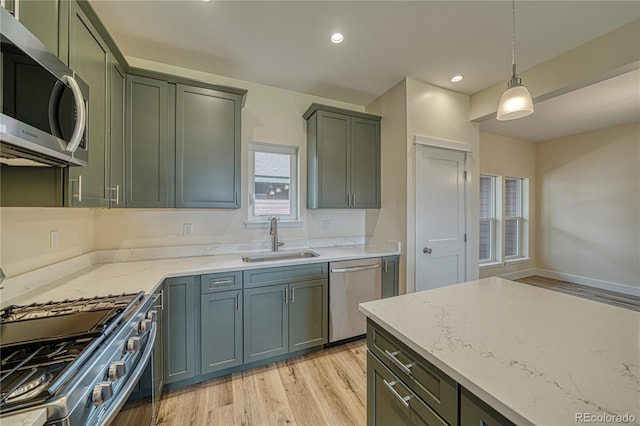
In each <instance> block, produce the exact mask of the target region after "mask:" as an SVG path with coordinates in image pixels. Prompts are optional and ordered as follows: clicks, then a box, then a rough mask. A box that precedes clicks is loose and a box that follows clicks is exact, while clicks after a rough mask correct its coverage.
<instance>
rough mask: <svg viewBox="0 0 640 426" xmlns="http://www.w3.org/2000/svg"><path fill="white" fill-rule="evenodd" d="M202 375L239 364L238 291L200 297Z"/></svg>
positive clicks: (240, 360) (239, 302)
mask: <svg viewBox="0 0 640 426" xmlns="http://www.w3.org/2000/svg"><path fill="white" fill-rule="evenodd" d="M200 303H201V310H200V312H201V314H200V315H201V334H200V338H201V347H202V371H201V373H202V374H207V373H213V372H216V371H219V370H224V369H226V368H230V367H235V366H237V365H241V364H242V290H237V291H223V292H220V293H211V294H203V295H202V298H201V301H200Z"/></svg>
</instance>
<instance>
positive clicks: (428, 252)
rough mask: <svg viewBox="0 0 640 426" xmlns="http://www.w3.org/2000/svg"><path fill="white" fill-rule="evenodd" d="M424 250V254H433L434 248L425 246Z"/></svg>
mask: <svg viewBox="0 0 640 426" xmlns="http://www.w3.org/2000/svg"><path fill="white" fill-rule="evenodd" d="M422 252H423V253H424V254H431V252H433V250H431V247H425V248H423V249H422Z"/></svg>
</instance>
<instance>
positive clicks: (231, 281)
mask: <svg viewBox="0 0 640 426" xmlns="http://www.w3.org/2000/svg"><path fill="white" fill-rule="evenodd" d="M212 284H213V285H220V284H233V280H220V281H214V282H213V283H212Z"/></svg>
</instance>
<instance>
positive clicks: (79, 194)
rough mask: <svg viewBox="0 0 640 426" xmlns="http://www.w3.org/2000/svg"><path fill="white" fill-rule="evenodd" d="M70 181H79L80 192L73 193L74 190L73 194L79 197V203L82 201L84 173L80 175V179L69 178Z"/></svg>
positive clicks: (74, 196)
mask: <svg viewBox="0 0 640 426" xmlns="http://www.w3.org/2000/svg"><path fill="white" fill-rule="evenodd" d="M69 182H78V193H77V194H73V191H71V192H72V195H71V196H72V197H73V198H77V199H78V202H79V203H80V202H82V175H78V179H69Z"/></svg>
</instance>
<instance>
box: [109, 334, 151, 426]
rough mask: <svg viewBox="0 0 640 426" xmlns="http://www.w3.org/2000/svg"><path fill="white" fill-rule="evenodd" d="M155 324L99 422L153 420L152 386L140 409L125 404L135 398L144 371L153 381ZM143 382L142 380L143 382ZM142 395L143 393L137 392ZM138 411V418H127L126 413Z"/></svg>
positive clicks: (122, 422)
mask: <svg viewBox="0 0 640 426" xmlns="http://www.w3.org/2000/svg"><path fill="white" fill-rule="evenodd" d="M156 333H157V326H156V323H155V322H154V323H152V325H151V330H150V332H149V339H148V340H147V344H146V345H145V348H144V352H143V354H142V356H141V357H140V360H139V361H138V363H137V364H136V366H135V369H134V371H133V373H132V374H131V375H130V376H129V378H128V379H127V383H126V386H125V387H124V388H123V389H122V390H121V391H120V392H118V393H117V395H115V400H114V401H113V402H112V403H111V404H110V406H109V409H108V412H106V413H104V414H103V415H101V418H100V419H99V421H98V422H99V424H104V425H110V424H111V425H133V424H135V425H150V424H152V422H153V397H154V393H153V386H151V389H150V392H151V393H150V395H149V398H150V399H149V401H151V402H147V403H144V401H140V407H141V409H140V410H129V409H127V408H126V407H125V406H126V405H127V404H128V403H129V402H131V403H134V402H135V401H131V399H132V398H131V396H132V395H133V396H134V398H133V399H134V400H135V399H136V398H135V396H136V391H137V388H138V386H139V384H140V382H141V379H142V377H143V375H144V373H145V372H146V371H148V370H150V374H151V383H153V349H154V344H155V341H156ZM143 383H144V382H143ZM139 395H143V394H139ZM137 413H140V416H141V417H140V418H138V417H135V418H131V419H129V418H128V417H127V416H128V415H133V414H137Z"/></svg>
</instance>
